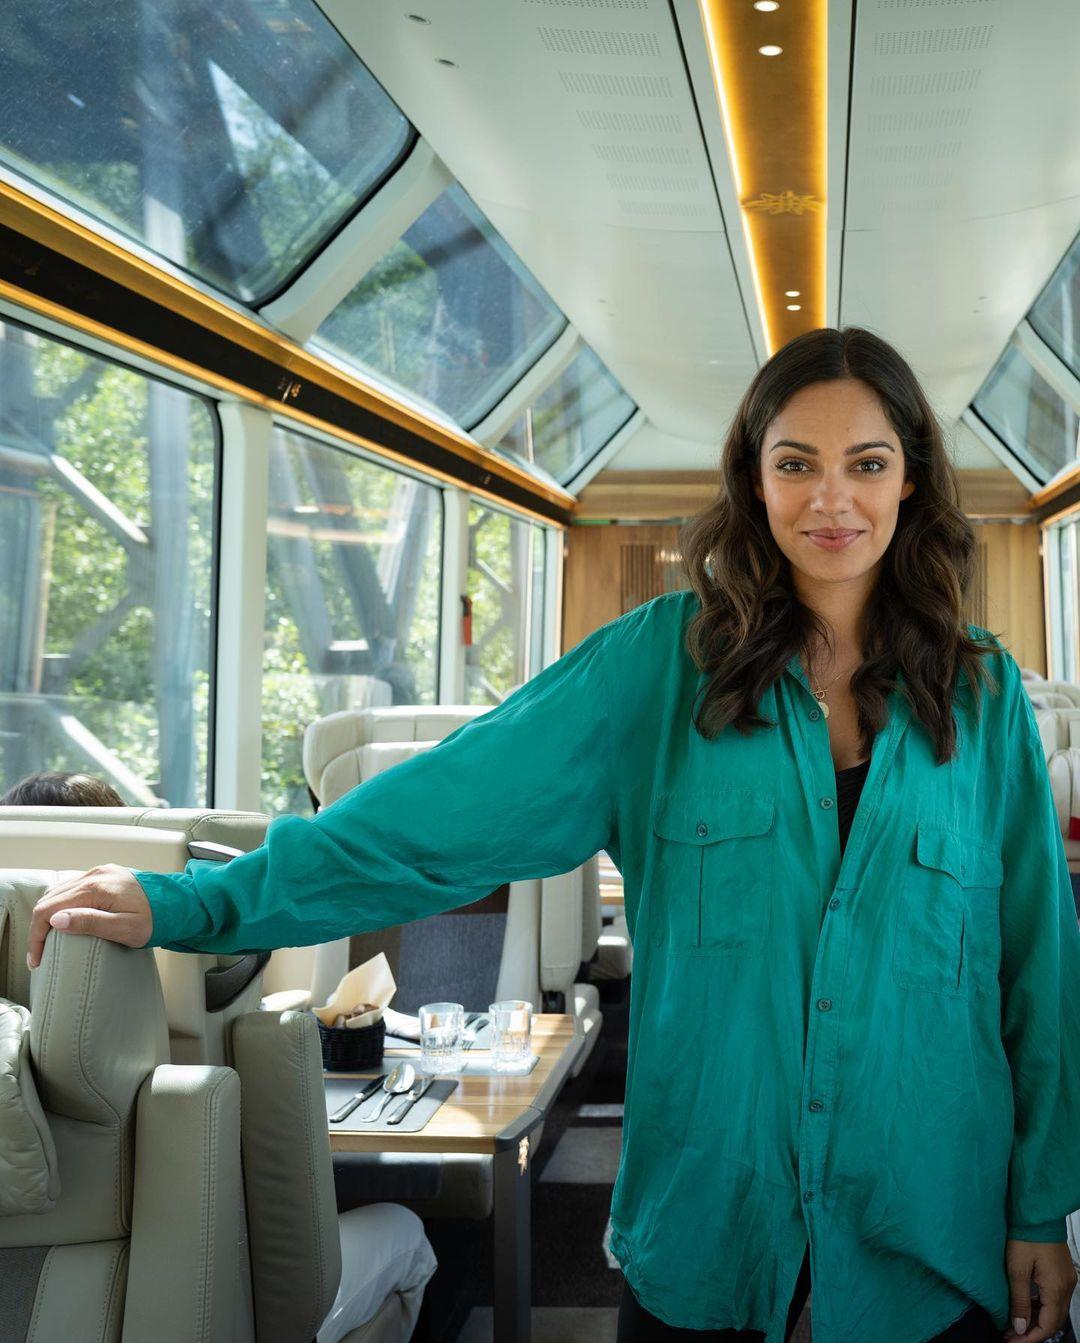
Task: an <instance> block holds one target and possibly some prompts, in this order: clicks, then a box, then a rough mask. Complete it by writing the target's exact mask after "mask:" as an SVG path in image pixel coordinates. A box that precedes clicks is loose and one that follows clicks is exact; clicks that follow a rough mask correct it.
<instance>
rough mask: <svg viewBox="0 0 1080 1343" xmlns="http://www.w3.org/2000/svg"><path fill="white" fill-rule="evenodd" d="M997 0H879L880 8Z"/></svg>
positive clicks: (919, 6) (934, 5)
mask: <svg viewBox="0 0 1080 1343" xmlns="http://www.w3.org/2000/svg"><path fill="white" fill-rule="evenodd" d="M993 4H997V0H877V7H878V9H928V8H929V7H930V6H933V8H934V9H940V8H941V7H942V5H993Z"/></svg>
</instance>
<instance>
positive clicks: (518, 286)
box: [315, 186, 566, 428]
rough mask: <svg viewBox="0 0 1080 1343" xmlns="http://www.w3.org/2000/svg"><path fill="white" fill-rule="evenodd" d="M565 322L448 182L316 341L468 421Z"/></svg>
mask: <svg viewBox="0 0 1080 1343" xmlns="http://www.w3.org/2000/svg"><path fill="white" fill-rule="evenodd" d="M565 325H566V318H565V317H563V315H562V313H561V312H560V311H559V309H558V308H557V307H556V306H555V304H554V303H552V301H551V299H550V298H548V296H547V294H546V293H545V292H544V290H543V289H542V288H541V287H540V285H539V284H538V283H537V281H536V280H535V279H534V278H533V277H532V275H531V274H530V273H529V272H528V271H527V270H526V269H525V267H524V266H523V265H522V264H521V262H520V261H519V260H518V258H517V257H516V256H515V255H514V253H513V252H512V251H511V250H510V249H509V248H508V247H507V245H506V243H505V242H504V241H503V239H502V238H501V237H500V236H499V234H498V233H496V232H495V230H494V229H493V228H492V227H491V225H490V224H489V223H488V221H487V219H486V218H485V217H484V215H483V214H481V212H480V211H479V210H478V209H477V208H476V206H475V205H474V204H473V203H472V201H470V200H469V198H468V196H466V194H465V192H464V191H462V189H461V188H460V187H459V186H452V187H450V188H448V189H447V190H446V191H444V192H443V193H442V195H441V196H440V197H439V198H438V200H436V201H434V202H433V203H432V204H431V205H430V206H429V207H428V209H427V210H425V211H424V213H423V214H422V215H421V216H420V218H419V219H417V220H416V222H415V223H414V224H413V225H412V227H411V228H410V229H409V230H408V232H406V233H405V234H404V235H403V236H402V237H401V239H400V240H399V241H398V242H397V243H395V245H394V246H393V247H392V248H391V249H390V251H389V252H387V253H386V255H385V256H384V257H383V258H382V259H381V260H380V261H379V262H378V263H377V264H376V265H375V266H373V267H372V269H371V270H370V271H369V272H368V273H367V275H365V276H364V278H363V279H362V280H361V281H360V283H359V284H358V285H357V286H356V287H355V288H354V289H353V290H352V292H351V293H350V294H349V295H348V296H347V297H346V298H345V299H344V300H343V302H341V303H340V304H338V306H337V308H336V309H335V310H334V311H333V312H332V313H331V314H330V316H329V317H328V318H327V319H326V321H325V322H323V324H322V326H321V327H320V328H319V331H318V333H317V335H316V339H315V344H317V345H319V346H321V347H322V348H324V349H326V350H329V351H330V352H332V353H334V354H336V355H337V356H338V358H340V359H341V360H343V361H344V362H346V363H348V364H351V365H354V366H356V367H358V368H360V369H363V370H366V371H368V372H372V373H374V374H375V375H376V376H377V377H379V378H380V379H382V380H383V381H385V382H388V383H390V384H393V385H395V386H397V387H400V388H403V389H404V390H405V391H407V392H409V393H410V394H411V395H413V396H416V397H419V398H421V399H422V400H424V401H427V402H428V403H429V404H430V405H432V406H434V407H436V408H437V409H439V410H441V411H442V412H443V414H445V415H447V416H449V417H450V419H452V420H454V421H456V422H457V423H458V424H460V425H464V426H465V427H466V428H471V427H472V426H473V425H474V424H476V423H478V422H479V421H480V420H481V419H483V417H484V416H485V415H486V414H487V413H488V411H489V410H490V409H491V408H492V406H494V405H495V403H496V402H497V401H498V400H500V398H501V397H503V396H504V395H505V394H506V392H507V391H509V389H510V388H511V387H512V386H513V384H514V383H515V382H517V380H518V379H519V378H520V377H521V375H522V374H523V373H524V372H525V370H526V369H527V368H529V367H530V366H531V365H532V364H533V363H534V362H535V361H536V359H537V358H539V356H540V355H541V354H542V353H543V351H544V350H545V349H547V347H548V346H549V345H550V344H551V342H552V341H553V340H554V339H555V338H556V336H557V335H558V334H559V332H560V331H561V330H562V329H563V328H564V327H565Z"/></svg>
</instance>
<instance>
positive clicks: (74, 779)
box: [0, 770, 126, 807]
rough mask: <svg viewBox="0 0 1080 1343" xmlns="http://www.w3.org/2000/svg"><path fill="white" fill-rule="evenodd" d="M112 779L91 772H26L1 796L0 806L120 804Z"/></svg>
mask: <svg viewBox="0 0 1080 1343" xmlns="http://www.w3.org/2000/svg"><path fill="white" fill-rule="evenodd" d="M125 805H126V804H125V802H124V799H123V798H122V797H121V796H120V794H119V793H118V792H117V791H116V789H115V788H114V787H113V786H112V784H111V783H106V782H105V780H104V779H95V778H94V776H93V775H92V774H65V773H62V772H61V771H59V770H49V771H46V772H44V773H42V774H29V775H27V777H26V778H25V779H23V780H22V781H21V783H17V784H16V785H15V787H14V788H9V789H8V791H7V792H6V793H5V794H4V796H3V797H0V807H123V806H125Z"/></svg>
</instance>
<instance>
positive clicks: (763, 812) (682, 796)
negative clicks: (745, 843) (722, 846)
mask: <svg viewBox="0 0 1080 1343" xmlns="http://www.w3.org/2000/svg"><path fill="white" fill-rule="evenodd" d="M775 810H776V803H775V801H774V799H773V798H771V797H768V796H767V795H765V794H763V793H751V792H747V791H745V790H743V789H734V788H733V789H731V790H730V791H728V792H724V793H684V792H679V793H660V794H659V795H658V796H657V797H656V799H655V801H654V803H653V815H652V826H653V829H654V830H655V831H656V833H657V834H658V835H659V836H660V837H661V838H662V839H674V840H678V842H679V843H680V844H712V843H714V842H715V841H716V840H718V839H734V838H736V836H738V835H764V834H765V833H766V832H767V831H769V830H770V829H771V828H772V823H773V813H774V812H775Z"/></svg>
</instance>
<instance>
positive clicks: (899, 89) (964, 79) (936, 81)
mask: <svg viewBox="0 0 1080 1343" xmlns="http://www.w3.org/2000/svg"><path fill="white" fill-rule="evenodd" d="M981 74H982V71H981V70H924V71H911V72H909V73H908V74H904V75H874V77H873V78H872V79H871V81H870V93H871V95H872V96H873V97H875V98H911V97H926V96H932V95H938V94H952V93H974V92H975V90H976V89H977V88H978V86H979V76H980V75H981Z"/></svg>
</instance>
